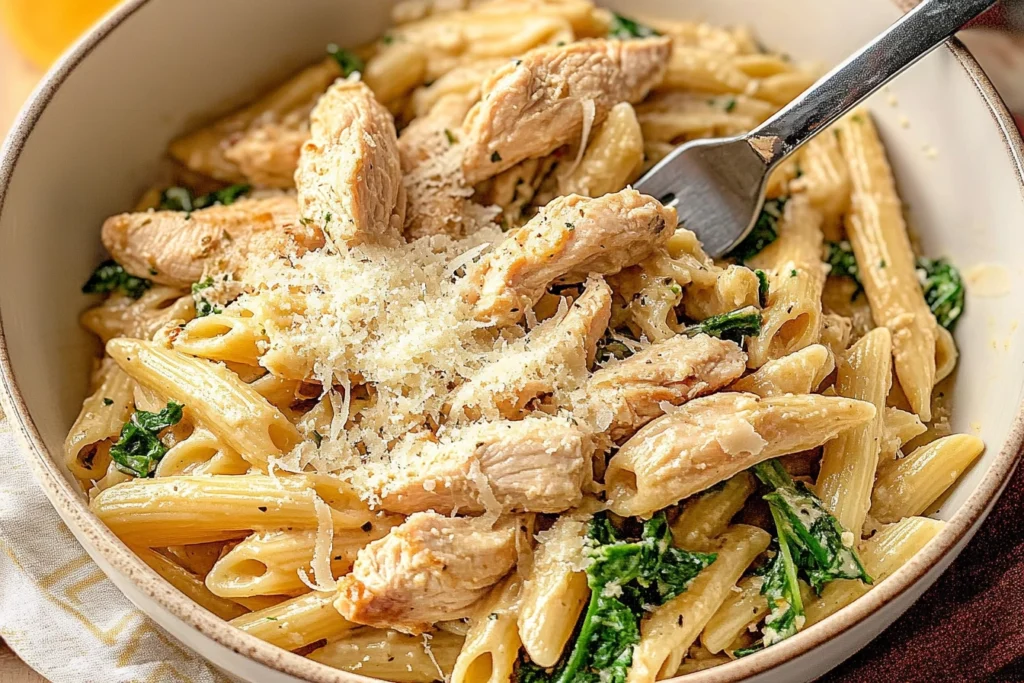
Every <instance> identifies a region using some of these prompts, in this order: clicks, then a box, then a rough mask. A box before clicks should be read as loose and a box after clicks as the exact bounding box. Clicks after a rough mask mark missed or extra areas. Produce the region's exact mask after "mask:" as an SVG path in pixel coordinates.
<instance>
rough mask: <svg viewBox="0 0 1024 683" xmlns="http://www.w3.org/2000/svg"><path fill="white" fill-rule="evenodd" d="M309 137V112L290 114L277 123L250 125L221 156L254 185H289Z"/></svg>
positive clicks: (291, 183) (285, 186)
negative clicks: (296, 116) (294, 118)
mask: <svg viewBox="0 0 1024 683" xmlns="http://www.w3.org/2000/svg"><path fill="white" fill-rule="evenodd" d="M308 139H309V114H308V112H305V111H304V112H303V118H302V120H301V121H297V122H296V121H292V117H289V118H288V119H286V120H285V121H282V122H280V123H266V124H263V125H262V126H257V127H255V128H251V129H250V130H249V131H247V132H246V134H245V135H244V136H242V137H241V138H240V139H239V140H238V142H236V143H234V144H233V145H231V146H230V147H228V148H227V149H226V150H224V158H225V159H227V160H228V161H230V162H232V163H233V164H235V166H237V167H238V171H239V172H240V173H241V174H242V176H243V177H245V179H246V180H247V181H248V182H250V183H252V184H254V185H263V186H266V187H280V188H290V187H293V186H294V185H295V169H296V168H298V166H299V156H300V154H301V152H302V145H303V144H304V143H305V142H306V140H308Z"/></svg>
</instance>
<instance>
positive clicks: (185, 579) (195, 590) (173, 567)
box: [132, 547, 249, 619]
mask: <svg viewBox="0 0 1024 683" xmlns="http://www.w3.org/2000/svg"><path fill="white" fill-rule="evenodd" d="M132 551H133V552H134V553H135V554H136V555H138V556H139V558H140V559H141V560H142V561H143V562H145V563H146V564H148V565H149V566H150V568H152V569H153V570H154V571H155V572H156V573H157V574H159V575H160V576H162V577H163V578H164V579H166V580H167V582H168V583H169V584H171V585H172V586H174V587H175V588H177V589H178V590H180V591H181V592H182V593H184V594H185V595H187V596H188V598H189V599H190V600H192V601H193V602H195V603H196V604H198V605H199V606H200V607H202V608H204V609H207V610H209V611H211V612H213V613H214V614H216V615H217V616H218V617H220V618H221V619H234V618H235V617H240V616H242V615H243V614H246V613H247V612H248V611H249V610H247V609H245V608H244V607H242V606H241V605H239V604H237V603H234V602H232V601H230V600H225V599H223V598H221V597H219V596H217V595H214V594H213V593H211V592H210V590H209V589H208V588H207V587H206V586H205V585H204V584H203V580H202V579H200V578H199V577H198V576H196V575H195V574H193V573H192V572H190V571H188V570H187V569H184V568H182V567H180V566H178V565H177V564H175V563H174V562H173V561H172V560H171V559H169V558H167V557H165V556H164V555H161V554H160V553H158V552H155V551H153V550H150V549H149V548H141V547H137V548H133V549H132Z"/></svg>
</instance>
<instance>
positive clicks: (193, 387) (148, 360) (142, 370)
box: [107, 339, 302, 469]
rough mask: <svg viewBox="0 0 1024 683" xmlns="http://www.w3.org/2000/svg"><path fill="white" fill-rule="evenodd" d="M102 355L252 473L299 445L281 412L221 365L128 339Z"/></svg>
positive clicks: (111, 345)
mask: <svg viewBox="0 0 1024 683" xmlns="http://www.w3.org/2000/svg"><path fill="white" fill-rule="evenodd" d="M107 352H108V353H109V354H110V355H111V357H112V358H113V359H114V360H115V361H116V362H117V364H118V365H120V366H121V369H122V370H124V371H125V372H126V373H127V374H128V375H129V376H130V377H132V378H133V379H135V380H136V381H138V382H140V383H141V384H143V385H145V386H147V387H149V388H150V389H152V390H153V391H156V392H158V393H159V394H161V395H162V396H166V397H167V398H169V399H172V400H175V401H177V402H178V403H181V404H183V405H185V406H186V410H187V411H188V412H189V413H191V414H193V415H195V416H196V418H197V419H198V420H199V421H200V422H202V423H203V424H204V425H206V426H207V427H209V429H210V430H211V431H213V432H214V433H215V434H216V435H217V436H218V437H219V438H220V439H222V440H223V441H224V443H226V444H227V445H229V446H231V447H232V448H234V449H235V450H237V451H238V452H239V453H240V454H241V455H242V457H243V458H245V459H246V460H248V461H249V462H250V463H251V464H253V465H254V466H256V467H257V468H260V469H265V468H266V466H267V460H268V458H270V457H272V456H279V455H284V454H285V453H288V452H289V451H290V450H291V449H292V448H293V447H295V446H296V445H298V444H299V443H300V442H301V441H302V437H301V436H300V435H299V432H298V430H296V429H295V427H294V425H292V424H291V423H290V422H288V420H287V419H286V418H285V416H284V415H282V414H281V412H280V411H278V410H277V409H276V408H274V407H273V406H272V405H270V404H269V403H267V401H266V399H264V398H263V397H262V396H260V395H259V394H258V393H256V391H255V390H253V389H252V388H251V387H249V386H248V385H246V384H245V383H243V382H242V381H241V380H239V379H238V377H237V376H236V375H235V374H234V373H232V372H231V371H230V370H228V369H227V368H225V367H223V366H221V365H217V364H215V363H211V362H209V361H206V360H201V359H198V358H192V357H189V356H186V355H184V354H182V353H179V352H177V351H170V350H167V349H165V348H161V347H160V346H158V345H156V344H154V343H151V342H143V341H136V340H130V339H115V340H112V341H111V342H109V343H108V344H107Z"/></svg>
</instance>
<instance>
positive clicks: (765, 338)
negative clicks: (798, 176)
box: [747, 195, 825, 368]
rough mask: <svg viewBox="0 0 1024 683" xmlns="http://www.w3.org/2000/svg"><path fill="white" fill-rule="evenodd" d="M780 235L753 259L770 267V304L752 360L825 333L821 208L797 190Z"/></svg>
mask: <svg viewBox="0 0 1024 683" xmlns="http://www.w3.org/2000/svg"><path fill="white" fill-rule="evenodd" d="M778 229H779V237H778V239H777V240H775V241H774V242H772V243H771V244H770V245H768V246H767V247H766V248H765V249H764V250H763V251H762V252H761V253H760V254H758V255H757V256H756V257H754V259H753V260H752V262H751V263H752V265H755V266H757V267H759V268H764V269H765V270H766V271H767V272H768V273H769V286H768V305H767V306H766V307H765V309H764V321H763V323H762V324H761V333H760V334H759V335H758V336H757V337H754V338H752V339H751V340H750V343H749V344H748V345H747V356H748V360H747V365H748V366H749V367H751V368H759V367H761V366H762V365H764V364H765V363H767V362H768V361H770V360H775V359H777V358H781V357H782V356H785V355H787V354H789V353H793V352H794V351H799V350H800V349H802V348H804V347H806V346H809V345H811V344H815V343H817V342H818V340H819V339H820V337H821V317H822V310H821V293H822V290H823V289H824V287H825V266H824V264H822V262H821V250H822V239H823V237H822V233H821V214H820V213H819V212H818V211H817V210H816V209H814V208H813V207H812V206H811V205H810V202H809V200H808V199H807V197H805V196H802V195H794V196H792V197H791V198H790V199H789V201H787V202H786V205H785V208H784V209H783V214H782V218H781V219H780V220H779V228H778Z"/></svg>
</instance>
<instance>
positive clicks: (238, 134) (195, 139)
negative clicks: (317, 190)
mask: <svg viewBox="0 0 1024 683" xmlns="http://www.w3.org/2000/svg"><path fill="white" fill-rule="evenodd" d="M340 75H341V68H340V67H339V66H338V62H336V61H335V60H334V59H332V58H330V57H328V58H326V59H324V60H322V61H320V62H318V63H317V64H314V65H313V66H310V67H308V68H306V69H303V70H302V71H300V72H299V73H298V74H296V75H295V76H294V77H292V78H291V79H289V80H288V81H286V82H284V83H282V84H281V85H280V86H278V87H277V88H275V89H274V90H272V91H271V92H269V93H268V94H267V95H265V96H264V97H261V98H260V99H259V100H257V101H255V102H253V103H252V104H250V105H249V106H247V107H244V108H243V109H240V110H238V111H237V112H235V113H233V114H231V115H229V116H227V117H225V118H223V119H221V120H219V121H217V122H215V123H213V124H212V125H210V126H207V127H206V128H202V129H200V130H198V131H196V132H194V133H191V134H189V135H186V136H185V137H182V138H179V139H177V140H175V141H174V142H172V143H171V146H170V153H171V156H172V157H174V158H175V159H177V160H178V161H180V162H181V163H182V164H184V165H185V166H186V167H188V168H189V169H190V170H192V171H195V172H197V173H201V174H203V175H206V176H209V177H211V178H216V179H217V180H221V181H223V182H226V183H242V182H248V183H253V184H255V185H267V186H270V187H278V188H291V187H294V186H295V168H296V164H297V163H298V160H299V149H300V148H301V146H302V143H303V142H304V141H305V140H306V138H308V137H309V112H310V111H311V110H312V109H313V105H314V104H316V101H317V99H318V98H319V97H320V96H321V95H322V94H323V93H324V91H325V90H327V86H329V85H330V84H331V82H332V81H334V79H336V78H338V76H340Z"/></svg>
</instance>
